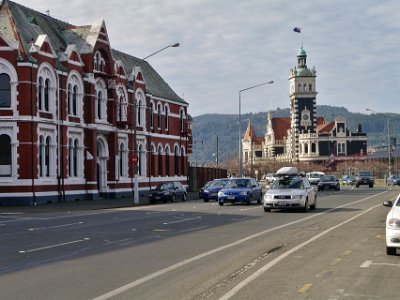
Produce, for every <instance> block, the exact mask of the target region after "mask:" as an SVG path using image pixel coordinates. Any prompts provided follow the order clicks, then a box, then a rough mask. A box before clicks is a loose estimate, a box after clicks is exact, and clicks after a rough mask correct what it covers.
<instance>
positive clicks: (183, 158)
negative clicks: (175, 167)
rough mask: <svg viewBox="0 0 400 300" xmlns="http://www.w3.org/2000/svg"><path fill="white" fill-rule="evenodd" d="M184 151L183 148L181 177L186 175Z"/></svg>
mask: <svg viewBox="0 0 400 300" xmlns="http://www.w3.org/2000/svg"><path fill="white" fill-rule="evenodd" d="M184 153H185V151H184V149H183V147H182V148H181V172H180V175H184V174H185V157H184Z"/></svg>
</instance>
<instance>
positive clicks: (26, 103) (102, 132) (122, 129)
mask: <svg viewBox="0 0 400 300" xmlns="http://www.w3.org/2000/svg"><path fill="white" fill-rule="evenodd" d="M0 25H1V26H0V28H1V29H0V205H34V204H40V203H47V202H49V201H51V202H56V201H74V200H78V199H96V198H99V197H108V198H117V197H123V196H132V195H133V194H134V191H138V192H139V193H146V192H147V191H148V190H149V188H150V187H155V185H157V184H158V183H160V182H165V181H180V182H181V183H183V184H184V185H187V184H188V182H187V178H188V177H187V171H188V170H187V169H188V168H187V164H188V155H190V151H191V150H190V149H191V147H192V145H191V144H192V139H191V121H190V120H191V119H190V116H189V115H188V103H187V102H186V101H185V100H184V99H182V98H181V97H179V96H178V95H177V94H176V93H175V92H174V91H173V90H172V89H171V87H170V86H169V85H168V84H167V83H166V82H165V81H164V80H163V79H162V78H161V76H160V75H159V74H158V73H157V72H156V71H155V70H154V69H153V68H152V67H151V66H150V65H149V64H148V63H147V62H146V61H143V60H141V59H139V58H136V57H134V56H132V55H129V54H126V53H122V52H119V51H116V50H114V49H112V47H111V45H110V42H109V39H108V34H107V28H106V25H105V23H104V21H101V22H98V23H95V24H92V25H88V26H74V25H71V24H68V23H66V22H63V21H60V20H57V19H54V18H52V17H51V16H48V15H45V14H42V13H39V12H37V11H34V10H32V9H29V8H27V7H24V6H22V5H19V4H16V3H14V2H12V1H7V0H6V1H2V2H1V5H0ZM134 157H137V158H138V164H137V166H135V165H134V164H133V163H132V161H133V158H134ZM135 174H136V176H135ZM134 178H136V179H135V180H134ZM136 183H137V185H138V188H136V187H135V184H136Z"/></svg>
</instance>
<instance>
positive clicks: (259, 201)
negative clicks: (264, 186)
mask: <svg viewBox="0 0 400 300" xmlns="http://www.w3.org/2000/svg"><path fill="white" fill-rule="evenodd" d="M261 202H262V194H260V197H258V199H257V204H261Z"/></svg>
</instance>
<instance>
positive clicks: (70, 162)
mask: <svg viewBox="0 0 400 300" xmlns="http://www.w3.org/2000/svg"><path fill="white" fill-rule="evenodd" d="M74 153H75V152H74V144H73V142H72V139H69V141H68V175H69V177H72V176H73V174H74V163H73V162H74Z"/></svg>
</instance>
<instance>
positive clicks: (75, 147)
mask: <svg viewBox="0 0 400 300" xmlns="http://www.w3.org/2000/svg"><path fill="white" fill-rule="evenodd" d="M78 151H79V142H78V140H77V139H76V140H75V142H74V176H75V177H77V176H78Z"/></svg>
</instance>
